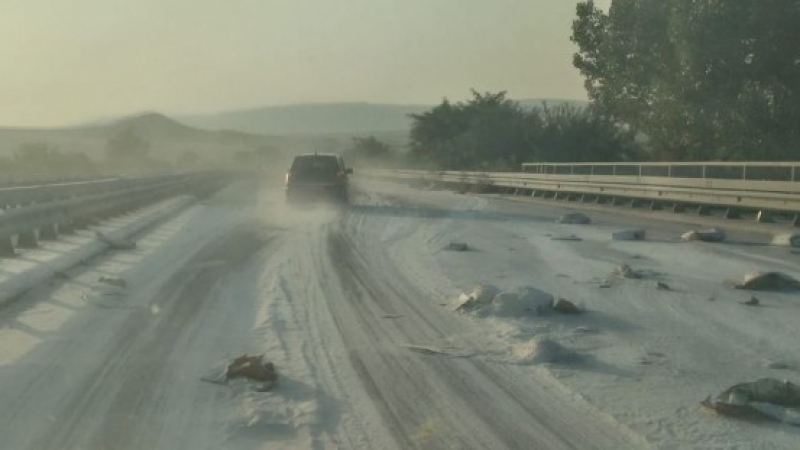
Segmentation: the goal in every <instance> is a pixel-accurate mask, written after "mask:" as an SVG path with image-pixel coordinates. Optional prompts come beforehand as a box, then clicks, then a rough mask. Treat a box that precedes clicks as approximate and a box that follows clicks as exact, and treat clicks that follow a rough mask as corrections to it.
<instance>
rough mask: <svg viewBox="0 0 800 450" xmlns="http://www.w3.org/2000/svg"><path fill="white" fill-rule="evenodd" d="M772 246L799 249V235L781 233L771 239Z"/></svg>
mask: <svg viewBox="0 0 800 450" xmlns="http://www.w3.org/2000/svg"><path fill="white" fill-rule="evenodd" d="M772 245H778V246H781V247H800V233H782V234H776V235H775V236H773V237H772Z"/></svg>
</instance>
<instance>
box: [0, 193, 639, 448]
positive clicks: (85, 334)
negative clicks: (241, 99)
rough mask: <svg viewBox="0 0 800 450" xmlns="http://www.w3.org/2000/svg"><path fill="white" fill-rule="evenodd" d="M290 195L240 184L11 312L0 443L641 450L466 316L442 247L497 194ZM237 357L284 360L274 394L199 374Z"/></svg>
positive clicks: (3, 330)
mask: <svg viewBox="0 0 800 450" xmlns="http://www.w3.org/2000/svg"><path fill="white" fill-rule="evenodd" d="M281 194H282V192H281V190H280V188H275V187H269V186H261V187H260V188H257V187H256V186H254V185H253V184H249V183H241V184H238V185H235V186H232V187H231V188H229V189H227V190H225V191H223V192H221V193H220V194H218V195H216V196H215V197H213V198H211V199H209V200H207V201H205V202H203V204H200V205H197V206H194V207H192V208H190V209H189V210H188V211H185V212H184V213H182V214H180V215H178V216H177V217H175V218H174V219H172V220H170V221H169V222H167V223H166V224H164V225H163V226H161V227H158V228H157V229H155V230H153V231H151V232H148V233H147V234H146V235H144V236H141V237H140V239H139V241H138V245H137V249H135V250H131V251H115V252H111V253H109V254H107V255H105V256H102V257H100V258H97V259H96V260H94V261H92V262H90V263H89V264H88V265H85V266H81V267H76V268H75V269H73V270H71V271H69V272H67V273H65V274H64V276H63V277H61V279H58V280H53V281H52V282H51V283H50V285H45V286H42V287H40V288H37V289H36V290H34V291H32V292H30V293H29V294H27V295H26V296H25V297H24V298H22V299H20V300H19V301H18V302H16V303H14V304H13V305H11V306H9V307H6V308H4V309H3V310H2V311H0V320H1V321H2V323H1V324H0V325H2V326H0V335H1V336H2V337H3V339H0V404H2V408H0V435H2V436H3V445H2V446H3V447H5V448H13V449H17V448H20V449H37V450H38V449H55V448H59V449H78V448H89V449H106V448H114V449H150V448H169V449H183V448H186V449H192V450H198V449H218V448H230V449H246V450H249V449H274V448H290V449H294V448H314V449H322V448H384V449H406V448H431V449H438V448H548V449H549V448H554V449H558V448H601V449H604V448H641V447H644V446H646V445H645V444H644V442H643V441H642V440H641V439H639V438H638V437H637V436H636V435H635V434H634V433H632V432H631V431H630V430H629V429H628V428H626V427H625V426H624V425H621V424H620V423H619V422H618V421H617V420H615V419H614V418H613V417H612V416H611V415H609V414H607V413H605V412H603V411H602V410H600V409H598V408H597V407H595V406H593V405H592V404H591V403H589V402H588V401H587V400H586V399H585V398H584V397H583V396H581V395H578V394H576V393H574V392H572V391H570V390H568V389H566V388H565V387H564V385H563V384H562V383H561V382H559V381H558V380H556V379H555V378H554V377H552V376H551V375H550V373H549V372H548V371H547V370H544V369H542V368H540V367H534V366H530V365H528V364H526V363H525V362H524V359H525V355H522V356H521V357H518V356H519V355H517V353H518V352H517V350H518V349H516V347H514V348H511V347H509V346H508V345H506V344H508V342H502V343H500V344H498V340H499V338H498V336H497V330H490V331H488V332H487V329H486V326H485V324H484V323H481V322H478V321H475V320H473V318H471V317H469V316H465V315H460V314H456V313H454V312H453V310H452V308H451V306H452V305H451V304H450V303H451V301H452V299H453V293H454V292H455V290H456V288H457V285H458V283H457V282H454V281H452V280H454V279H456V278H453V275H452V274H450V275H448V273H447V270H442V268H440V267H439V265H440V262H441V261H440V259H441V257H442V252H440V251H439V250H438V249H437V248H436V247H438V246H439V241H441V240H442V239H444V238H445V237H447V236H448V233H452V232H472V231H471V230H469V229H468V228H463V224H464V223H471V224H477V223H479V222H483V225H486V224H487V223H488V222H487V221H485V220H483V217H484V216H483V215H482V213H480V211H479V210H480V209H482V208H484V207H485V206H486V200H485V199H482V198H477V197H470V196H462V197H460V198H458V197H455V196H454V197H453V198H451V199H449V200H448V202H449V209H442V208H428V209H426V208H427V207H426V206H423V203H419V200H418V199H415V197H416V196H415V195H413V194H412V195H408V196H406V195H405V194H404V193H403V192H399V193H398V192H395V190H394V189H390V190H388V191H385V190H381V189H379V188H378V187H376V188H375V189H372V190H366V191H364V192H363V193H362V194H360V195H358V199H357V204H356V205H355V206H353V207H351V208H348V209H346V210H339V209H325V208H319V209H311V210H291V209H287V208H285V206H284V203H283V201H282V200H283V199H282V195H281ZM428 200H430V199H428ZM433 200H436V199H435V198H433ZM426 205H427V203H426ZM453 217H456V218H457V219H458V220H459V221H460V222H461V223H462V224H461V225H458V226H455V225H456V223H455V222H454V220H453ZM507 217H508V218H510V217H511V216H507ZM476 226H478V225H476ZM480 236H481V235H480V233H476V234H474V235H471V236H466V235H465V236H464V237H465V238H466V239H469V240H470V241H471V242H473V241H474V242H476V243H479V241H478V240H477V239H473V238H478V237H480ZM468 253H469V252H468ZM479 253H480V252H479V251H478V252H472V255H473V256H474V255H477V254H479ZM464 268H465V269H469V267H468V266H465V267H464ZM448 270H449V269H448ZM448 277H449V278H448ZM101 278H102V279H103V280H105V281H102V282H101V281H100V279H101ZM115 280H124V281H125V282H124V283H118V282H116V281H115ZM500 337H502V336H500ZM515 352H516V353H515ZM243 353H249V354H264V355H266V357H267V358H268V359H270V360H271V361H272V362H274V364H275V367H277V370H278V374H279V375H278V384H277V386H276V387H275V389H273V390H272V391H270V392H259V390H258V389H256V388H254V387H253V386H252V385H250V384H248V383H247V382H246V381H244V380H235V382H233V381H232V382H230V383H229V384H227V385H218V384H212V383H206V382H203V381H201V379H203V378H204V375H206V374H207V373H209V371H212V370H213V369H214V368H215V367H218V366H219V364H220V363H224V362H225V361H230V359H231V358H233V357H235V356H237V355H241V354H243ZM523 353H524V351H523ZM515 355H516V356H515ZM239 381H242V382H239Z"/></svg>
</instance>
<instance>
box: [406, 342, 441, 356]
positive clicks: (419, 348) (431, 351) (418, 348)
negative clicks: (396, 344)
mask: <svg viewBox="0 0 800 450" xmlns="http://www.w3.org/2000/svg"><path fill="white" fill-rule="evenodd" d="M404 347H405V348H407V349H409V350H411V351H412V352H417V353H422V354H423V355H446V354H447V353H446V352H445V351H443V350H442V349H439V348H434V347H427V346H423V345H412V344H407V345H405V346H404Z"/></svg>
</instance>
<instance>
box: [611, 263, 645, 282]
mask: <svg viewBox="0 0 800 450" xmlns="http://www.w3.org/2000/svg"><path fill="white" fill-rule="evenodd" d="M614 275H616V276H618V277H622V278H629V279H632V280H638V279H640V278H642V274H641V273H639V272H638V271H636V270H633V269H632V268H631V266H629V265H627V264H623V265H621V266H618V267H616V268H614Z"/></svg>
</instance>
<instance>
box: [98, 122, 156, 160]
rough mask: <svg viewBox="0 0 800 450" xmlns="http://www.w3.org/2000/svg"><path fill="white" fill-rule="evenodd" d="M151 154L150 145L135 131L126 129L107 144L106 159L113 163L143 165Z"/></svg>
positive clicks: (112, 137)
mask: <svg viewBox="0 0 800 450" xmlns="http://www.w3.org/2000/svg"><path fill="white" fill-rule="evenodd" d="M149 154H150V143H149V142H148V141H147V140H145V139H144V138H142V137H141V136H139V135H138V134H137V133H136V132H135V131H134V130H133V129H130V128H124V129H122V130H120V131H119V132H117V133H116V134H114V135H113V136H111V138H109V139H108V142H107V143H106V158H107V159H108V160H109V161H112V162H120V163H142V162H145V161H147V159H148V156H149Z"/></svg>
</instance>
